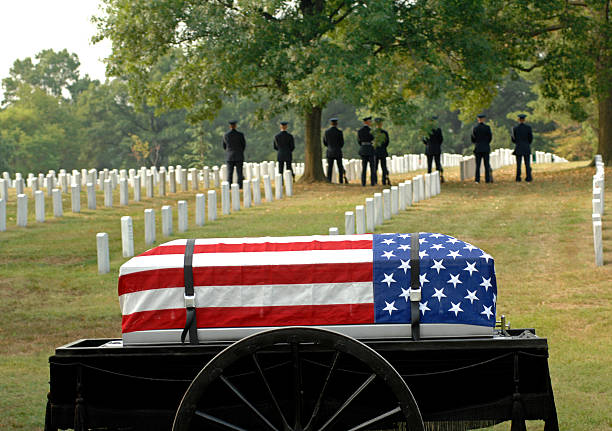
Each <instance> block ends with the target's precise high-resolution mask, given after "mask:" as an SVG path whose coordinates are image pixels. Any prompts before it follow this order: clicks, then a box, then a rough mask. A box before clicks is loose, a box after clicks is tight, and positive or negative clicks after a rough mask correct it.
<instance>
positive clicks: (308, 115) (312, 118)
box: [300, 107, 325, 183]
mask: <svg viewBox="0 0 612 431" xmlns="http://www.w3.org/2000/svg"><path fill="white" fill-rule="evenodd" d="M322 110H323V109H322V108H320V107H312V108H310V109H309V110H307V111H306V112H305V113H304V117H305V120H306V133H305V141H306V142H305V148H304V175H303V176H302V178H301V179H300V182H306V183H313V182H315V181H325V175H324V174H323V165H322V163H321V159H322V157H323V153H322V151H321V111H322Z"/></svg>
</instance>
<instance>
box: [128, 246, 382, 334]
mask: <svg viewBox="0 0 612 431" xmlns="http://www.w3.org/2000/svg"><path fill="white" fill-rule="evenodd" d="M185 244H186V240H176V241H171V242H168V243H166V244H163V245H160V246H159V247H156V248H154V249H152V250H149V251H147V252H145V253H143V254H142V255H140V256H137V257H135V258H133V259H131V260H129V261H128V262H126V263H125V264H124V265H123V266H122V267H121V270H120V277H119V301H120V305H121V311H122V315H123V332H124V333H130V332H134V331H150V330H163V329H180V328H182V327H183V326H184V325H185V314H186V313H185V304H184V296H183V295H184V280H183V277H184V273H183V264H184V252H185ZM193 274H194V286H195V287H194V289H195V294H196V307H197V321H198V327H199V328H223V327H226V328H232V327H253V326H286V325H347V324H348V325H350V324H363V323H373V322H374V306H373V290H372V235H346V236H327V235H325V236H306V237H280V238H272V237H264V238H224V239H198V240H196V242H195V248H194V256H193Z"/></svg>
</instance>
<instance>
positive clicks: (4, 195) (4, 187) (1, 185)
mask: <svg viewBox="0 0 612 431" xmlns="http://www.w3.org/2000/svg"><path fill="white" fill-rule="evenodd" d="M0 199H3V200H4V202H5V203H6V201H7V199H8V181H7V180H5V179H3V178H1V179H0Z"/></svg>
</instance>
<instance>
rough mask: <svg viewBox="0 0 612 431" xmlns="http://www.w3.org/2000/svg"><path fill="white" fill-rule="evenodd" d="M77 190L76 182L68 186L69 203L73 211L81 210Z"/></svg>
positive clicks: (79, 195)
mask: <svg viewBox="0 0 612 431" xmlns="http://www.w3.org/2000/svg"><path fill="white" fill-rule="evenodd" d="M79 191H80V189H79V186H77V185H76V184H73V185H71V186H70V203H71V204H72V205H71V207H72V212H73V213H80V212H81V193H79Z"/></svg>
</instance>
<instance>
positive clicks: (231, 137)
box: [223, 129, 246, 162]
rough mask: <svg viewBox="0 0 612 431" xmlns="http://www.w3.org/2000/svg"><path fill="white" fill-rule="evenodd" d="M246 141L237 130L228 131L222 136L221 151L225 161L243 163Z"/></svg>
mask: <svg viewBox="0 0 612 431" xmlns="http://www.w3.org/2000/svg"><path fill="white" fill-rule="evenodd" d="M245 148H246V140H245V139H244V134H242V132H239V131H238V130H234V129H232V130H230V131H229V132H227V133H226V134H225V135H224V136H223V149H224V150H225V160H226V161H228V162H244V149H245Z"/></svg>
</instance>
